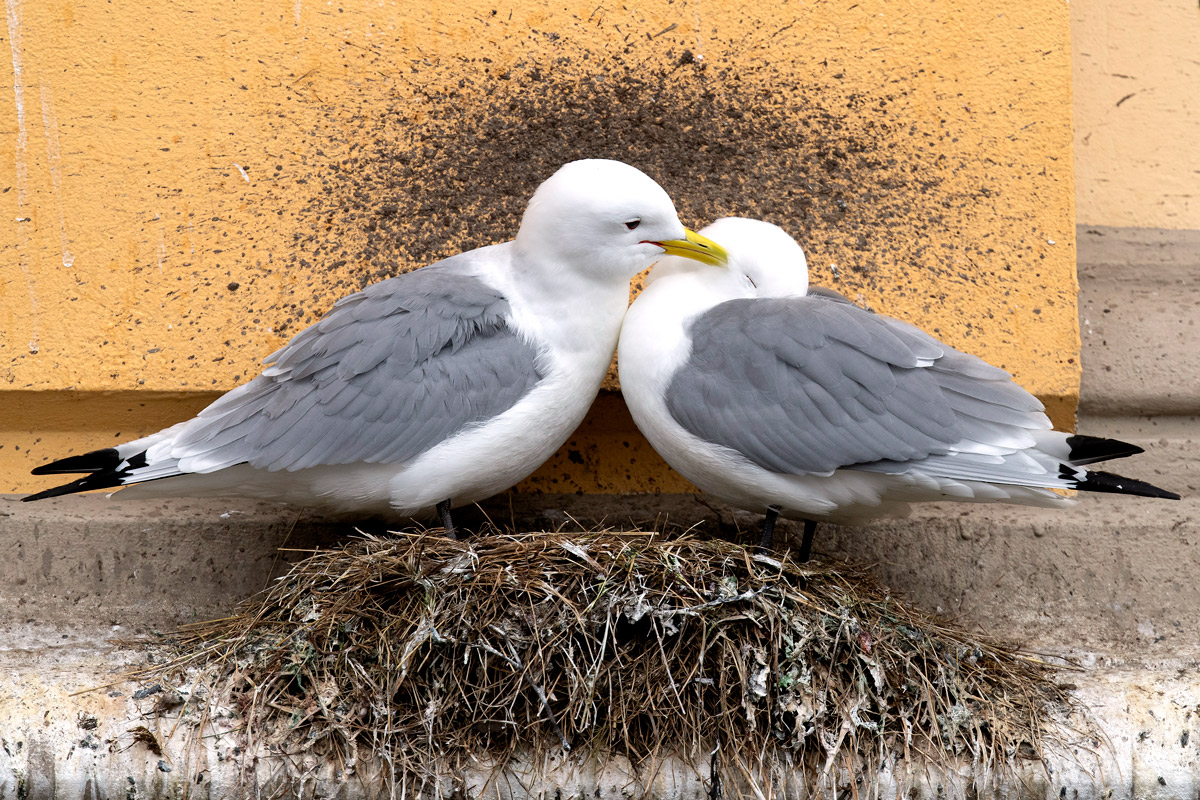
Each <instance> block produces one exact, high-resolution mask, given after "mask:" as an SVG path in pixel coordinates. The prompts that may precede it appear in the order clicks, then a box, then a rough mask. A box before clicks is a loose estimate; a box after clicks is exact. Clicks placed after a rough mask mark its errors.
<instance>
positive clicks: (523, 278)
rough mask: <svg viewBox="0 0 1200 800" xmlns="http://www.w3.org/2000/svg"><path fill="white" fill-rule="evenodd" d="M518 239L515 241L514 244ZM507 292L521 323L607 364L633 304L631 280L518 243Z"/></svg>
mask: <svg viewBox="0 0 1200 800" xmlns="http://www.w3.org/2000/svg"><path fill="white" fill-rule="evenodd" d="M517 244H518V243H515V242H514V245H517ZM512 252H513V258H512V259H511V261H510V280H509V287H508V291H507V294H509V296H510V298H511V301H510V302H511V305H512V309H513V315H514V322H515V323H516V325H517V327H518V329H520V330H522V331H525V332H528V333H530V334H532V335H533V337H534V338H535V339H537V340H541V341H545V342H548V343H552V344H553V346H554V347H555V348H556V349H558V350H560V351H561V352H564V353H572V354H576V355H578V356H580V357H583V356H593V357H594V359H595V360H596V361H597V362H600V361H602V362H603V367H602V368H607V366H608V361H609V359H611V357H612V353H613V351H614V350H615V349H616V345H617V336H618V335H619V333H620V330H621V320H622V319H623V318H624V317H625V310H626V308H627V307H628V305H629V281H628V279H626V280H621V279H620V278H616V277H613V276H611V275H609V276H604V275H603V274H599V275H598V274H597V273H596V271H592V270H588V269H587V268H586V267H583V268H581V267H580V266H578V265H567V264H563V263H562V262H561V261H559V260H557V259H555V258H553V257H547V256H546V255H542V254H537V253H530V252H528V251H522V250H521V249H520V248H519V247H514V249H513V251H512Z"/></svg>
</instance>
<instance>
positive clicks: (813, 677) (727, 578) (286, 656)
mask: <svg viewBox="0 0 1200 800" xmlns="http://www.w3.org/2000/svg"><path fill="white" fill-rule="evenodd" d="M174 646H175V647H176V648H177V651H176V652H177V657H176V658H175V659H174V660H173V661H172V662H171V663H170V664H168V665H166V666H165V667H160V668H159V669H160V670H162V671H166V672H168V673H174V674H176V675H179V674H181V671H184V670H186V671H189V672H190V674H191V675H192V678H191V680H195V681H198V682H199V683H200V684H201V685H203V686H206V687H207V688H208V690H209V696H210V697H219V698H222V702H225V703H228V704H230V705H231V706H232V707H234V708H237V709H238V710H239V711H240V713H241V715H242V716H243V717H244V720H245V730H246V731H247V732H249V733H252V734H253V735H254V738H256V739H257V740H259V741H262V742H266V743H267V744H268V745H269V746H271V747H274V748H277V749H280V750H285V751H287V752H290V753H298V752H309V753H320V754H322V755H325V756H328V757H330V758H332V759H334V760H335V761H336V762H338V763H341V762H352V761H353V760H354V759H355V758H356V757H357V754H358V753H359V752H360V751H361V750H362V749H363V748H369V749H370V751H371V752H372V753H373V754H374V755H376V756H378V757H381V758H382V759H383V760H384V761H385V762H390V764H391V766H392V769H391V773H392V775H391V777H392V778H393V779H394V780H395V781H396V783H395V784H393V786H392V787H390V788H392V789H394V788H395V786H396V785H400V786H403V787H404V788H405V789H411V788H414V787H415V788H419V787H421V786H429V785H431V784H430V783H429V782H430V781H436V780H437V779H438V777H439V770H442V769H443V768H444V765H447V764H454V763H464V761H465V760H466V759H467V758H468V754H472V753H474V754H481V753H483V754H488V755H490V756H491V757H492V758H493V759H494V761H493V763H498V764H503V763H504V762H505V760H506V759H508V758H510V757H514V756H515V754H517V753H518V752H519V751H524V752H525V754H526V755H528V753H529V751H530V749H531V748H532V750H533V752H534V753H541V754H545V753H548V752H557V751H559V750H560V749H562V748H567V749H572V750H574V751H576V754H578V752H579V751H580V750H590V751H594V752H595V753H597V754H606V753H617V754H621V755H625V756H627V757H628V758H629V759H631V761H633V762H634V763H635V764H643V765H645V764H651V763H653V762H654V761H655V760H656V759H658V758H659V757H661V755H662V754H663V753H666V752H671V753H679V754H684V755H685V757H689V758H691V759H692V760H693V762H694V763H696V764H697V766H698V767H702V768H703V769H704V770H705V771H706V772H707V771H708V770H709V769H710V768H711V769H712V775H711V778H712V781H713V784H714V789H713V791H717V789H716V787H718V786H720V785H721V783H722V782H724V783H725V784H726V785H733V784H740V785H743V786H744V785H746V782H747V781H748V782H749V783H751V784H753V785H755V786H768V787H769V786H770V784H771V780H772V778H771V774H770V772H771V769H776V770H777V769H778V768H779V767H780V765H781V764H786V765H787V767H788V768H789V769H792V768H803V769H808V770H812V771H813V772H812V774H817V775H821V774H823V775H825V776H826V777H827V776H828V775H829V774H830V773H831V769H832V768H835V767H836V768H838V769H850V770H852V771H861V772H862V774H873V771H874V770H878V769H879V768H880V767H882V766H884V765H886V764H888V763H893V764H894V763H896V762H902V763H909V764H920V763H928V762H932V763H934V764H946V763H951V762H953V763H956V764H962V763H964V762H966V763H968V764H970V765H972V766H973V768H974V770H975V771H976V772H978V773H980V774H982V773H1001V772H1003V770H1004V768H1005V766H1006V765H1011V764H1012V763H1014V761H1015V760H1017V759H1021V758H1036V757H1038V755H1039V754H1040V752H1041V748H1042V745H1043V743H1044V741H1045V739H1046V737H1047V735H1048V731H1050V730H1051V728H1050V726H1049V724H1048V722H1047V720H1048V719H1049V717H1050V715H1052V714H1053V713H1054V712H1056V711H1057V710H1058V709H1061V708H1064V707H1065V706H1066V704H1067V703H1068V702H1069V700H1068V692H1067V690H1066V689H1065V688H1063V687H1060V686H1059V685H1057V684H1056V683H1055V682H1054V681H1053V680H1052V675H1053V672H1054V667H1052V666H1051V665H1049V664H1047V663H1046V662H1044V661H1042V660H1041V659H1039V658H1037V657H1035V656H1031V655H1027V654H1023V653H1021V652H1018V651H1017V650H1016V649H1014V648H1012V647H1010V646H1007V645H1004V644H1002V643H999V642H996V641H991V640H989V639H987V638H985V637H981V636H976V635H973V634H968V633H966V632H964V631H962V630H959V629H957V628H955V627H953V626H951V625H948V624H945V623H941V622H938V621H936V620H934V619H933V618H931V617H929V616H928V615H925V614H922V613H921V612H919V611H916V610H913V609H911V608H909V607H907V606H906V605H905V604H904V603H902V602H901V601H899V600H897V599H896V598H894V597H891V596H890V595H889V594H888V592H887V591H886V590H884V589H882V588H881V587H879V586H878V584H877V583H876V582H875V581H874V580H873V579H872V578H871V576H870V575H869V574H868V573H867V572H865V571H863V570H862V569H861V568H857V567H854V566H851V565H848V564H827V563H822V564H815V563H812V564H805V565H797V564H795V563H793V562H791V561H790V560H788V559H787V558H786V557H776V556H774V555H772V556H765V555H756V554H754V553H753V551H750V550H747V549H745V548H743V547H741V546H739V545H735V544H731V543H728V542H724V541H705V540H700V539H695V538H690V537H686V536H685V537H683V538H675V539H667V538H662V537H658V536H655V535H652V534H641V533H621V534H617V533H610V532H596V533H585V534H565V533H537V534H520V535H493V536H486V537H478V538H472V539H466V540H464V541H457V542H455V541H449V540H446V539H444V538H441V537H437V536H421V535H417V534H399V535H396V536H394V537H382V538H381V537H373V536H365V537H363V538H357V539H354V540H352V541H349V542H348V543H346V544H345V545H344V546H342V547H338V548H334V549H330V550H325V551H317V552H313V553H312V554H311V555H309V556H308V557H307V558H304V559H303V560H302V561H300V562H299V563H297V564H296V565H295V566H294V567H293V568H292V569H291V571H290V572H289V573H288V574H287V575H285V576H284V577H283V578H281V579H279V580H278V581H277V582H275V583H274V584H273V585H272V586H271V587H270V588H269V590H267V591H266V592H264V593H263V594H262V595H260V596H258V597H255V598H252V599H251V600H249V601H247V602H246V603H244V604H243V606H242V607H241V608H240V609H239V611H238V613H237V614H236V615H235V616H232V617H229V618H227V619H222V620H216V621H212V622H206V623H201V624H198V625H194V626H191V627H189V628H186V629H185V630H184V631H183V633H182V634H181V635H180V637H179V638H177V639H176V640H175V642H174ZM196 670H199V672H198V675H199V677H196V675H197V672H196ZM718 746H719V750H717V752H716V754H715V755H713V756H712V763H711V764H710V753H713V752H714V749H715V748H718ZM534 760H536V758H535V759H534ZM439 765H442V766H439ZM772 765H773V766H772ZM834 771H836V770H834ZM765 793H766V794H769V792H765ZM718 794H719V793H718Z"/></svg>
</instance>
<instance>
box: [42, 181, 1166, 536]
mask: <svg viewBox="0 0 1200 800" xmlns="http://www.w3.org/2000/svg"><path fill="white" fill-rule="evenodd" d="M704 234H705V235H703V236H702V235H699V234H696V233H694V232H692V231H689V230H687V229H686V228H684V226H683V224H682V223H681V222H680V221H679V218H678V216H677V214H676V211H675V207H674V204H673V203H672V202H671V199H670V198H669V197H668V196H667V193H666V192H665V191H663V189H662V188H661V187H660V186H659V185H658V184H657V183H655V182H654V181H653V180H652V179H650V178H649V177H648V176H646V175H645V174H643V173H642V172H640V171H638V170H637V169H635V168H633V167H631V166H629V165H626V164H622V163H620V162H616V161H606V160H585V161H576V162H572V163H569V164H567V165H565V166H564V167H562V168H561V169H560V170H559V171H558V172H556V173H555V174H554V175H553V176H552V177H551V178H549V179H548V180H547V181H545V182H544V183H543V184H542V185H541V186H540V187H539V188H538V190H537V191H536V192H535V194H534V195H533V198H532V199H531V200H530V202H529V205H528V207H527V209H526V211H525V214H524V217H523V219H522V221H521V227H520V230H519V231H518V233H517V237H516V239H514V240H513V241H511V242H506V243H503V244H497V245H492V246H490V247H483V248H479V249H477V250H472V251H470V252H466V253H462V254H460V255H457V256H454V257H452V258H448V259H446V260H444V261H440V262H437V263H435V264H431V265H429V266H426V267H424V268H422V269H419V270H416V271H415V272H411V273H408V274H404V275H400V276H398V277H395V278H390V279H388V280H385V281H382V282H380V283H377V284H374V285H372V286H369V287H367V288H366V289H364V290H363V291H361V292H358V293H356V294H353V295H350V296H348V297H345V298H342V299H341V300H340V301H338V302H337V303H336V304H335V305H334V307H333V309H332V310H331V311H330V312H329V313H328V314H327V315H326V316H325V317H324V318H322V319H321V320H320V321H318V322H317V323H316V324H314V325H313V326H311V327H309V328H307V329H306V330H304V331H302V332H300V333H299V334H297V335H296V336H295V337H294V338H293V339H292V340H291V341H290V342H288V343H287V344H286V345H285V346H284V347H282V348H281V349H280V350H278V351H276V352H275V353H273V354H271V355H270V356H268V357H267V358H266V360H265V363H266V364H267V365H268V366H267V367H266V368H265V369H264V370H263V372H262V374H261V375H259V376H258V377H256V378H254V379H253V380H252V381H250V382H249V383H246V384H244V385H242V386H239V387H238V388H236V389H234V390H232V391H230V392H228V393H227V394H225V395H223V396H222V397H220V398H219V399H217V400H216V401H215V402H213V403H212V404H211V405H210V406H208V407H207V408H206V409H204V410H203V411H201V412H200V414H199V415H197V416H196V417H195V418H193V419H190V420H187V421H185V422H181V423H179V424H178V425H175V426H173V427H170V428H167V429H165V430H163V431H160V432H158V433H155V434H153V435H151V436H147V437H145V438H142V439H138V440H135V441H131V442H126V443H125V444H122V445H119V446H117V447H113V448H107V449H103V450H96V451H94V452H90V453H86V454H83V455H79V456H71V457H68V458H64V459H61V460H59V461H55V462H53V463H51V464H47V465H45V466H42V467H39V468H37V469H35V470H34V474H38V475H47V474H65V473H86V475H84V477H82V478H79V479H77V480H75V481H73V482H71V483H68V484H66V485H63V486H59V487H56V488H53V489H49V490H47V491H44V492H40V493H38V494H34V495H31V496H28V497H26V498H24V499H25V500H38V499H42V498H46V497H54V496H57V495H64V494H70V493H73V492H81V491H87V490H90V489H107V488H112V487H120V486H129V487H131V488H130V489H129V490H127V491H126V492H125V494H126V495H129V496H139V497H145V496H176V495H193V496H197V495H198V496H227V495H241V496H250V497H258V498H265V499H272V500H279V501H284V502H289V503H295V504H301V505H310V506H324V507H328V508H332V509H336V510H341V511H354V512H365V513H378V512H385V513H391V514H394V515H397V516H413V515H418V514H423V513H428V511H429V510H431V509H436V511H437V513H438V514H439V516H440V517H441V521H442V524H443V526H444V527H445V530H446V532H447V533H448V534H449V535H451V536H453V535H454V524H453V520H452V518H451V514H450V510H451V508H452V507H455V506H459V505H463V504H468V503H473V502H476V501H478V500H481V499H483V498H486V497H488V496H490V495H493V494H496V493H498V492H500V491H503V490H504V489H507V488H508V487H510V486H512V485H513V484H515V483H517V482H518V481H519V480H521V479H522V478H524V477H525V476H527V475H528V474H530V473H531V472H533V470H535V469H536V468H537V467H538V466H539V465H541V464H542V463H543V462H544V461H545V460H546V459H547V458H549V456H550V455H551V454H552V453H553V452H554V451H555V450H557V449H558V447H560V446H561V445H562V444H563V442H565V441H566V439H567V438H568V437H569V436H570V434H571V432H572V431H573V430H574V429H575V428H576V426H578V424H579V423H580V422H581V421H582V419H583V417H584V414H585V413H586V412H587V410H588V407H589V406H590V405H591V403H592V400H593V399H594V398H595V396H596V394H597V392H598V391H599V388H600V384H601V381H602V380H603V378H604V375H605V372H606V369H607V367H608V364H609V362H610V360H611V358H612V354H613V351H614V349H616V348H617V347H618V337H619V339H620V342H619V345H620V346H619V355H618V362H619V367H620V379H621V386H622V391H623V393H624V396H625V399H626V402H627V403H628V405H629V408H630V411H631V412H632V414H633V417H634V420H635V421H636V423H637V425H638V427H639V428H640V429H641V430H642V432H643V433H644V434H645V435H646V437H647V438H648V439H649V440H650V442H651V444H652V445H653V446H654V447H655V448H656V449H657V450H658V452H659V453H661V454H662V455H663V457H664V458H665V459H666V460H667V462H668V463H670V464H671V465H672V466H673V467H674V468H675V469H676V470H678V471H679V472H680V473H681V474H682V475H683V476H684V477H686V478H688V479H689V480H691V481H692V482H693V483H695V484H696V485H697V486H699V487H700V488H701V489H703V490H705V491H707V492H708V493H710V494H712V495H714V496H715V497H716V498H717V499H719V500H722V501H724V502H726V503H729V504H731V505H734V506H737V507H740V508H743V509H747V510H752V511H757V512H762V513H764V514H765V515H766V519H765V523H764V527H763V536H762V544H763V546H767V547H769V546H770V544H771V535H772V531H773V528H774V524H775V520H776V518H777V517H778V516H780V515H782V516H784V517H788V518H794V519H803V520H805V523H806V524H805V537H804V544H803V546H802V551H801V553H800V558H801V559H806V558H807V557H808V548H809V546H810V545H811V541H812V534H813V531H814V529H815V526H816V523H817V522H818V521H832V522H854V521H857V520H863V519H868V518H871V517H876V516H881V515H886V514H895V513H903V512H904V511H905V510H906V509H907V506H908V504H909V503H911V502H914V501H923V500H944V499H955V500H966V501H975V502H990V501H1008V502H1014V503H1022V504H1029V505H1041V506H1058V505H1068V504H1070V502H1071V501H1070V500H1068V499H1067V498H1065V497H1063V496H1061V495H1059V494H1056V493H1055V492H1053V491H1052V490H1054V489H1081V490H1091V491H1101V492H1120V493H1125V494H1135V495H1145V496H1150V497H1163V498H1177V497H1178V496H1177V495H1174V494H1172V493H1170V492H1166V491H1163V490H1161V489H1158V488H1156V487H1154V486H1151V485H1149V484H1146V483H1142V482H1139V481H1134V480H1130V479H1127V478H1121V477H1119V476H1114V475H1109V474H1107V473H1104V472H1092V471H1088V470H1086V469H1084V465H1087V464H1090V463H1093V462H1097V461H1103V460H1106V459H1111V458H1119V457H1123V456H1128V455H1132V454H1134V453H1138V452H1141V451H1140V449H1139V448H1137V447H1135V446H1133V445H1129V444H1126V443H1123V442H1118V441H1115V440H1110V439H1099V438H1095V437H1087V436H1075V435H1070V434H1067V433H1061V432H1056V431H1053V430H1051V425H1050V421H1049V419H1048V418H1047V417H1046V415H1045V413H1044V412H1043V407H1042V404H1041V403H1040V402H1039V401H1038V400H1037V399H1036V398H1034V397H1033V396H1032V395H1030V394H1029V393H1028V392H1026V391H1025V390H1023V389H1021V388H1020V387H1019V386H1017V385H1016V384H1015V383H1013V381H1012V380H1011V378H1010V377H1009V376H1008V374H1007V373H1005V372H1004V371H1002V370H1000V369H997V368H995V367H992V366H989V365H988V364H986V363H985V362H983V361H981V360H980V359H978V358H975V357H974V356H970V355H967V354H965V353H961V352H959V351H957V350H954V349H953V348H951V347H948V346H946V345H945V344H942V343H941V342H939V341H937V340H936V339H934V338H933V337H931V336H929V335H928V334H926V333H924V332H922V331H921V330H919V329H917V328H915V327H913V326H911V325H908V324H906V323H904V322H901V321H899V320H895V319H891V318H888V317H885V316H881V315H876V314H873V313H871V312H868V311H866V310H863V309H861V308H858V307H857V306H855V305H853V304H852V303H850V302H849V301H848V300H846V299H845V298H844V297H842V296H841V295H838V294H836V293H833V292H827V291H823V290H819V289H809V287H808V275H807V267H806V264H805V259H804V254H803V252H802V251H801V249H800V247H799V245H797V244H796V243H795V242H794V241H793V240H792V239H791V237H790V236H788V235H787V234H786V233H784V232H783V231H782V230H780V229H779V228H777V227H775V226H774V225H770V224H768V223H765V222H759V221H756V220H747V219H735V218H730V219H723V220H720V221H718V222H716V223H714V224H713V225H711V226H710V227H708V228H706V229H705V230H704ZM655 262H658V263H657V266H655V268H654V270H653V272H652V275H651V279H650V282H649V284H648V286H647V287H646V289H645V291H644V292H642V294H641V295H640V296H639V297H638V299H637V300H636V301H635V302H634V303H633V305H632V307H629V308H627V305H628V287H629V280H630V279H631V278H632V277H633V276H634V275H636V274H637V273H639V272H641V271H642V270H644V269H645V268H647V267H649V266H650V265H651V264H653V263H655ZM627 311H628V313H627Z"/></svg>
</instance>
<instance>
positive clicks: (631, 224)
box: [625, 219, 642, 230]
mask: <svg viewBox="0 0 1200 800" xmlns="http://www.w3.org/2000/svg"><path fill="white" fill-rule="evenodd" d="M641 224H642V221H641V220H640V219H631V220H629V222H626V223H625V227H626V228H628V229H629V230H633V229H634V228H636V227H637V226H638V225H641Z"/></svg>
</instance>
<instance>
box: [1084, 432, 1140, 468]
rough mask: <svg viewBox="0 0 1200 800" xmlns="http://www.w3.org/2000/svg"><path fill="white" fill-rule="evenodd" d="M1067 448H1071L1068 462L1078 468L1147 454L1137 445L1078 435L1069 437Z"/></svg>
mask: <svg viewBox="0 0 1200 800" xmlns="http://www.w3.org/2000/svg"><path fill="white" fill-rule="evenodd" d="M1067 447H1069V448H1071V453H1070V455H1069V456H1067V460H1068V461H1069V462H1071V463H1072V464H1074V465H1076V466H1083V465H1084V464H1095V463H1096V462H1097V461H1109V460H1111V459H1114V458H1128V457H1129V456H1136V455H1137V454H1138V453H1144V452H1146V451H1145V450H1143V449H1142V448H1140V447H1138V446H1137V445H1136V444H1130V443H1129V442H1122V441H1120V440H1117V439H1104V438H1101V437H1099V436H1080V435H1078V434H1076V435H1075V436H1068V437H1067Z"/></svg>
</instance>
